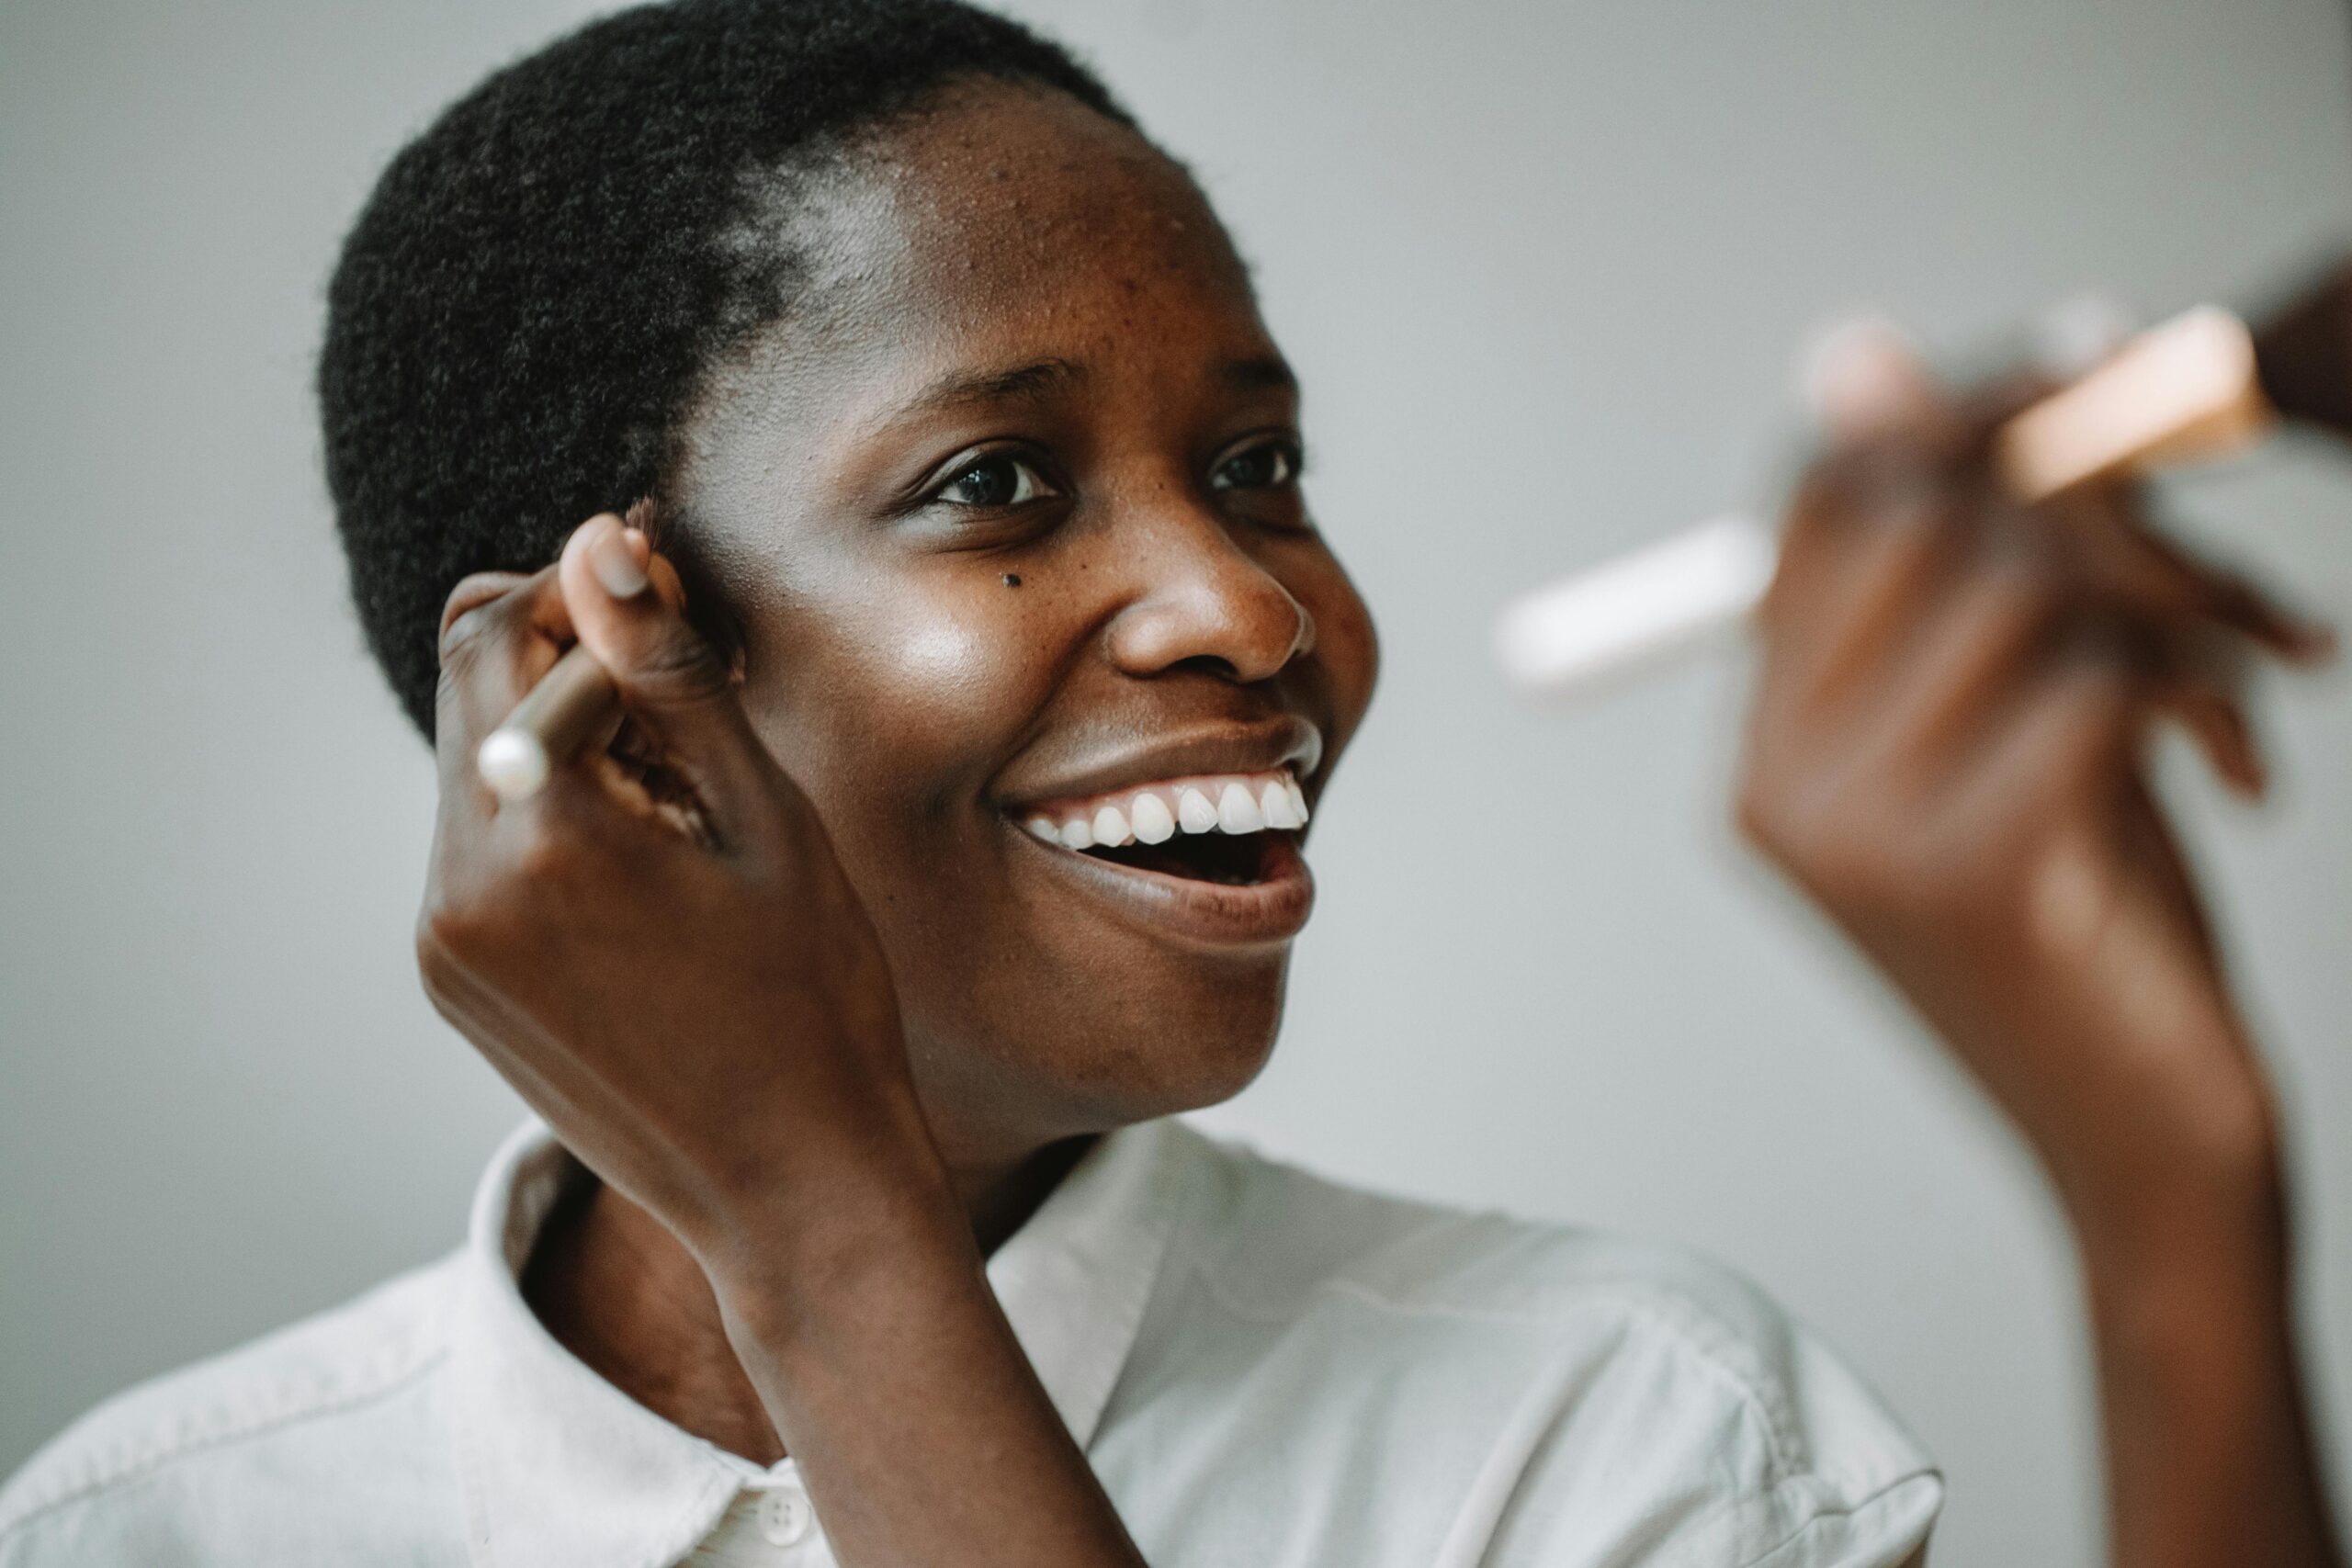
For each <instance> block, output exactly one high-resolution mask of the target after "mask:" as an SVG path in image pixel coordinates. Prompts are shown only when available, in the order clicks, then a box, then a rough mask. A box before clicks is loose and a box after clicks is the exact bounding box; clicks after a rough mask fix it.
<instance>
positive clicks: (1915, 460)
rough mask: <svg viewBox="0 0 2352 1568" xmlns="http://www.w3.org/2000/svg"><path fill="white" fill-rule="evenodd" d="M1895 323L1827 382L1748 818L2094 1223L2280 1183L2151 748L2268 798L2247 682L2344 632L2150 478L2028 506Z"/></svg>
mask: <svg viewBox="0 0 2352 1568" xmlns="http://www.w3.org/2000/svg"><path fill="white" fill-rule="evenodd" d="M2034 390H2035V389H2031V388H2022V387H2021V388H2014V389H2008V390H2007V392H2005V393H2003V394H2001V395H1997V396H1994V397H1989V398H1986V399H1983V400H1979V401H1978V402H1976V403H1975V404H1973V405H1965V406H1964V405H1962V403H1960V402H1958V401H1957V400H1952V399H1951V398H1949V397H1947V396H1946V395H1945V394H1943V393H1942V392H1941V391H1940V390H1939V389H1937V388H1936V387H1935V386H1934V385H1933V384H1932V383H1931V382H1930V381H1929V380H1928V378H1927V377H1926V375H1925V373H1924V372H1923V371H1921V370H1920V369H1919V367H1917V364H1916V362H1914V361H1912V360H1911V359H1909V358H1908V357H1907V355H1905V353H1904V352H1903V351H1902V349H1901V348H1900V346H1899V344H1897V343H1896V342H1895V340H1894V339H1893V338H1892V336H1891V334H1884V333H1882V334H1878V335H1876V336H1875V337H1872V336H1870V335H1867V334H1865V335H1860V336H1856V337H1852V338H1850V339H1849V341H1848V342H1847V344H1845V346H1844V348H1843V349H1842V351H1840V357H1839V358H1838V361H1837V362H1836V363H1833V364H1830V365H1828V366H1826V367H1824V375H1823V377H1822V378H1821V384H1820V388H1819V394H1820V399H1821V401H1822V402H1823V405H1824V413H1825V417H1826V420H1827V422H1828V423H1829V424H1830V426H1831V432H1832V440H1831V444H1830V446H1828V448H1827V449H1826V452H1825V453H1824V454H1823V455H1822V456H1821V457H1819V459H1818V460H1817V461H1816V462H1815V465H1814V466H1813V468H1812V469H1811V470H1810V471H1809V472H1808V473H1807V474H1806V475H1805V477H1804V480H1803V482H1802V483H1801V485H1800V486H1799V488H1798V491H1797V493H1796V497H1795V500H1794V502H1792V509H1791V513H1790V516H1789V519H1788V525H1787V530H1786V538H1785V542H1784V547H1783V552H1782V557H1781V566H1780V570H1779V575H1778V577H1777V579H1776V580H1775V581H1774V583H1773V586H1772V590H1771V592H1770V596H1769V598H1768V600H1767V603H1766V605H1765V609H1764V613H1763V617H1762V619H1763V628H1762V629H1763V635H1764V639H1765V652H1764V660H1763V669H1762V675H1761V679H1760V683H1759V685H1758V690H1757V693H1756V695H1755V701H1754V706H1753V710H1752V716H1751V722H1750V727H1749V732H1748V737H1747V757H1746V762H1745V770H1744V778H1743V781H1742V784H1741V785H1740V794H1739V806H1738V810H1739V818H1740V821H1741V824H1742V827H1743V829H1745V831H1746V832H1747V835H1748V837H1749V838H1750V839H1751V840H1753V841H1754V842H1755V843H1756V844H1757V845H1758V847H1759V848H1760V849H1761V850H1762V851H1763V852H1764V853H1765V854H1766V855H1767V856H1768V857H1770V859H1771V860H1772V861H1774V862H1775V863H1778V865H1779V866H1780V867H1781V869H1782V870H1783V871H1785V872H1786V873H1787V874H1789V875H1790V876H1791V877H1792V878H1793V879H1794V881H1795V882H1796V883H1797V884H1798V885H1799V886H1802V887H1803V888H1804V890H1805V891H1806V892H1807V893H1809V894H1810V895H1811V896H1812V897H1813V898H1814V899H1815V902H1817V903H1818V904H1819V905H1820V906H1821V907H1822V908H1823V909H1825V910H1826V912H1827V913H1828V915H1829V916H1830V918H1831V919H1834V920H1835V921H1836V922H1837V923H1838V925H1839V926H1840V927H1842V928H1843V929H1844V930H1845V931H1846V932H1847V933H1848V934H1849V936H1850V937H1851V938H1852V940H1853V941H1854V942H1855V943H1856V944H1857V945H1858V946H1859V947H1860V949H1861V950H1862V951H1863V953H1866V954H1867V955H1869V957H1870V958H1871V960H1872V961H1873V962H1874V963H1875V964H1877V965H1878V967H1879V968H1880V969H1881V970H1882V971H1883V973H1884V974H1885V976H1887V978H1888V979H1890V980H1891V981H1892V982H1893V983H1894V985H1895V986H1896V987H1898V988H1899V989H1900V990H1901V991H1902V992H1903V994H1904V995H1905V996H1906V997H1907V998H1909V999H1910V1001H1911V1002H1912V1003H1913V1005H1914V1006H1915V1007H1916V1008H1917V1010H1918V1011H1919V1013H1920V1014H1921V1015H1922V1016H1923V1017H1924V1018H1925V1019H1926V1020H1927V1021H1928V1023H1929V1024H1931V1025H1932V1026H1933V1027H1934V1029H1935V1030H1936V1031H1937V1032H1938V1033H1939V1034H1940V1035H1941V1036H1942V1037H1943V1039H1944V1040H1945V1041H1946V1042H1947V1043H1949V1044H1950V1046H1951V1049H1952V1050H1953V1051H1954V1052H1955V1053H1956V1054H1957V1055H1958V1056H1959V1057H1960V1059H1961V1060H1962V1062H1963V1063H1964V1064H1965V1065H1966V1066H1967V1067H1968V1068H1969V1070H1970V1071H1971V1072H1972V1073H1973V1075H1974V1076H1975V1077H1976V1078H1977V1079H1978V1080H1979V1081H1980V1082H1982V1084H1983V1085H1984V1086H1985V1089H1987V1090H1988V1091H1989V1092H1990V1093H1991V1094H1992V1096H1993V1097H1994V1099H1995V1100H1997V1101H1998V1102H1999V1103H2000V1105H2001V1106H2002V1108H2003V1109H2004V1110H2005V1111H2007V1114H2008V1115H2009V1116H2010V1118H2011V1119H2012V1120H2013V1121H2014V1122H2016V1124H2017V1125H2018V1128H2019V1129H2020V1130H2021V1131H2022V1132H2023V1134H2025V1136H2026V1138H2027V1139H2028V1141H2029V1142H2030V1144H2031V1145H2032V1146H2033V1147H2034V1149H2035V1150H2036V1151H2037V1153H2038V1154H2039V1155H2040V1156H2041V1159H2042V1160H2043V1162H2044V1163H2045V1165H2046V1166H2047V1167H2048V1168H2049V1170H2050V1171H2051V1173H2052V1178H2053V1180H2054V1181H2055V1184H2056V1186H2057V1188H2058V1190H2059V1192H2060V1194H2061V1196H2062V1198H2063V1199H2064V1201H2066V1203H2067V1205H2068V1207H2069V1211H2070V1213H2072V1214H2073V1215H2074V1216H2075V1219H2076V1220H2077V1222H2078V1224H2092V1225H2093V1226H2095V1227H2107V1226H2109V1225H2110V1224H2123V1225H2127V1226H2128V1225H2131V1224H2136V1223H2138V1221H2139V1220H2140V1219H2141V1218H2143V1217H2145V1218H2147V1219H2149V1220H2150V1221H2151V1222H2152V1223H2154V1224H2161V1223H2162V1220H2161V1217H2160V1216H2161V1212H2162V1210H2163V1209H2164V1207H2165V1204H2166V1202H2167V1201H2168V1195H2170V1194H2177V1193H2179V1192H2180V1191H2182V1190H2184V1184H2187V1185H2190V1186H2200V1187H2208V1188H2210V1187H2211V1186H2212V1185H2214V1184H2218V1183H2233V1182H2240V1181H2252V1182H2256V1183H2259V1182H2260V1181H2263V1180H2266V1179H2269V1178H2270V1176H2271V1174H2272V1172H2273V1168H2274V1166H2275V1157H2276V1155H2275V1142H2274V1131H2273V1125H2272V1105H2271V1100H2270V1096H2269V1092H2268V1089H2267V1083H2266V1080H2265V1077H2264V1075H2263V1072H2262V1070H2261V1067H2260V1065H2259V1063H2258V1062H2257V1060H2256V1057H2255V1055H2254V1054H2253V1053H2252V1052H2251V1050H2250V1049H2249V1048H2248V1042H2247V1035H2246V1032H2245V1028H2244V1025H2243V1023H2242V1021H2241V1020H2240V1018H2239V1015H2238V1013H2237V1010H2236V1009H2235V1006H2234V1004H2233V1000H2232V998H2231V995H2230V989H2229V986H2228V983H2227V980H2226V977H2225V976H2224V975H2223V973H2222V964H2221V962H2220V959H2219V956H2218V954H2217V952H2216V950H2215V946H2214V942H2213V939H2212V935H2211V931H2210V929H2209V926H2208V923H2207V918H2206V911H2205V908H2204V905H2203V902H2202V899H2201V898H2200V897H2199V891H2198V888H2197V886H2196V883H2195V880H2194V878H2193V876H2192V875H2191V874H2190V871H2189V869H2188V865H2187V864H2186V863H2185V862H2184V859H2183V857H2182V854H2181V852H2180V850H2179V848H2178V845H2177V842H2176V840H2175V837H2174V833H2173V830H2172V827H2171V824H2170V823H2169V821H2168V820H2167V818H2166V815H2165V811H2164V809H2163V807H2162V806H2161V804H2160V803H2159V801H2158V800H2157V798H2156V797H2155V795H2154V793H2153V791H2152V790H2151V788H2150V785H2149V780H2148V772H2147V761H2146V750H2147V740H2148V736H2149V732H2150V730H2151V728H2153V727H2154V725H2155V724H2156V723H2158V722H2159V721H2163V720H2170V721H2173V722H2176V723H2177V724H2179V725H2180V726H2182V727H2183V728H2185V729H2186V730H2187V731H2188V733H2189V734H2190V735H2191V736H2192V737H2194V739H2196V741H2197V742H2198V743H2199V746H2200V747H2201V748H2202V750H2203V751H2204V753H2205V755H2206V756H2207V758H2208V759H2209V760H2210V761H2211V764H2212V765H2213V767H2214V768H2215V769H2216V771H2217V772H2218V773H2220V774H2221V775H2222V778H2223V779H2224V780H2225V781H2226V782H2227V783H2228V784H2230V785H2232V786H2233V788H2235V789H2237V790H2239V791H2242V792H2244V793H2245V794H2248V795H2258V794H2260V793H2261V791H2262V790H2263V788H2264V784H2265V773H2264V764H2263V760H2262V758H2261V755H2260V753H2259V751H2258V750H2257V747H2256V742H2255V739H2254V737H2253V731H2252V728H2251V727H2250V725H2249V724H2248V722H2247V719H2246V716H2245V706H2244V694H2243V691H2242V689H2241V677H2242V674H2243V672H2244V671H2245V668H2246V666H2247V664H2248V661H2249V656H2252V657H2255V658H2259V657H2266V656H2267V657H2272V658H2283V659H2288V660H2296V661H2305V660H2313V659H2316V658H2318V657H2321V656H2323V655H2324V653H2325V652H2326V651H2327V649H2329V648H2330V646H2331V640H2330V638H2329V637H2328V636H2327V634H2326V633H2324V631H2323V630H2321V629H2319V628H2317V627H2314V626H2309V625H2306V624H2304V623H2302V622H2301V621H2299V620H2297V619H2295V618H2294V617H2292V616H2290V615H2288V614H2287V613H2285V612H2284V611H2282V610H2281V609H2279V608H2278V606H2277V605H2276V604H2273V603H2272V602H2271V601H2270V599H2268V598H2267V596H2265V595H2264V594H2263V593H2261V592H2258V591H2256V590H2255V589H2253V588H2251V587H2249V586H2248V585H2246V584H2245V583H2244V582H2242V581H2238V580H2236V579H2234V578H2233V577H2231V576H2229V575H2227V574H2225V573H2223V572H2222V571H2220V570H2216V569H2214V568H2213V567H2211V566H2210V565H2208V564H2206V563H2203V562H2201V561H2199V560H2197V559H2195V558H2191V557H2189V556H2188V555H2186V554H2184V553H2182V552H2181V551H2180V550H2179V549H2177V548H2176V547H2173V546H2171V545H2170V544H2168V543H2166V542H2165V540H2164V539H2163V538H2162V537H2161V536H2160V535H2158V534H2157V532H2156V531H2155V530H2154V528H2152V527H2151V526H2150V525H2149V524H2148V523H2147V521H2146V519H2145V518H2144V517H2143V514H2142V513H2141V511H2140V509H2139V504H2138V500H2137V497H2136V496H2135V494H2134V493H2133V491H2131V489H2130V488H2129V487H2127V486H2124V485H2120V484H2116V485H2108V486H2104V487H2095V488H2086V489H2083V490H2080V491H2075V492H2072V493H2069V494H2067V495H2064V496H2062V497H2060V498H2058V499H2056V500H2053V501H2052V502H2046V503H2044V504H2041V505H2040V506H2036V507H2030V508H2029V507H2027V506H2024V505H2022V504H2020V503H2018V502H2016V501H2014V500H2013V499H2011V498H2009V497H2008V496H2007V495H2005V494H2004V493H2003V492H2002V491H2001V490H2000V488H1999V487H1998V485H1997V483H1996V479H1995V478H1994V475H1993V471H1992V468H1991V467H1990V465H1989V464H1988V461H1987V448H1988V446H1989V444H1990V439H1991V436H1992V434H1993V432H1994V431H1995V429H1996V427H1997V425H1998V423H1999V421H2000V420H2001V418H2002V417H2003V416H2004V415H2006V414H2007V413H2008V412H2012V411H2014V410H2015V409H2016V408H2018V407H2020V406H2022V404H2023V402H2024V401H2025V400H2027V399H2028V398H2030V396H2031V394H2032V393H2033V391H2034Z"/></svg>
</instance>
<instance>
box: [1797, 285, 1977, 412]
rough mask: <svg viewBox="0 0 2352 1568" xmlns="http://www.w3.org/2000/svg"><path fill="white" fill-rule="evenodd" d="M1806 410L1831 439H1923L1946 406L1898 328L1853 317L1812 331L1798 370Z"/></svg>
mask: <svg viewBox="0 0 2352 1568" xmlns="http://www.w3.org/2000/svg"><path fill="white" fill-rule="evenodd" d="M1800 379H1801V382H1802V389H1803V392H1804V400H1805V402H1806V405H1807V406H1808V408H1809V410H1810V411H1811V412H1812V414H1813V416H1814V418H1815V420H1816V421H1818V422H1819V423H1820V425H1821V429H1822V434H1825V435H1826V436H1827V437H1828V438H1829V439H1831V440H1832V441H1838V442H1858V441H1866V440H1869V439H1871V438H1872V437H1883V436H1898V435H1905V434H1928V433H1931V432H1933V431H1935V430H1936V429H1938V427H1939V426H1940V425H1941V424H1942V423H1944V422H1945V421H1946V420H1947V419H1948V418H1949V417H1950V412H1951V409H1950V403H1949V400H1948V399H1947V398H1946V396H1945V393H1944V391H1943V389H1941V388H1940V387H1939V386H1937V385H1936V380H1935V378H1934V376H1933V375H1932V374H1930V373H1929V371H1928V367H1927V366H1926V364H1925V363H1924V362H1923V361H1922V360H1921V358H1920V356H1919V352H1918V349H1917V347H1916V346H1915V345H1914V344H1913V343H1912V341H1911V338H1910V337H1909V335H1908V334H1907V333H1905V332H1904V331H1903V329H1902V328H1900V327H1898V326H1896V325H1895V324H1894V322H1893V321H1889V320H1887V319H1886V318H1885V317H1884V316H1879V315H1871V314H1861V315H1854V316H1849V317H1847V318H1845V319H1844V320H1842V321H1834V322H1832V323H1830V324H1829V325H1828V326H1826V327H1825V328H1823V329H1822V330H1821V331H1820V332H1818V333H1815V336H1814V338H1813V341H1812V343H1811V344H1810V345H1809V346H1808V348H1807V350H1806V352H1805V355H1804V363H1803V367H1802V372H1801V377H1800Z"/></svg>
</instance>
